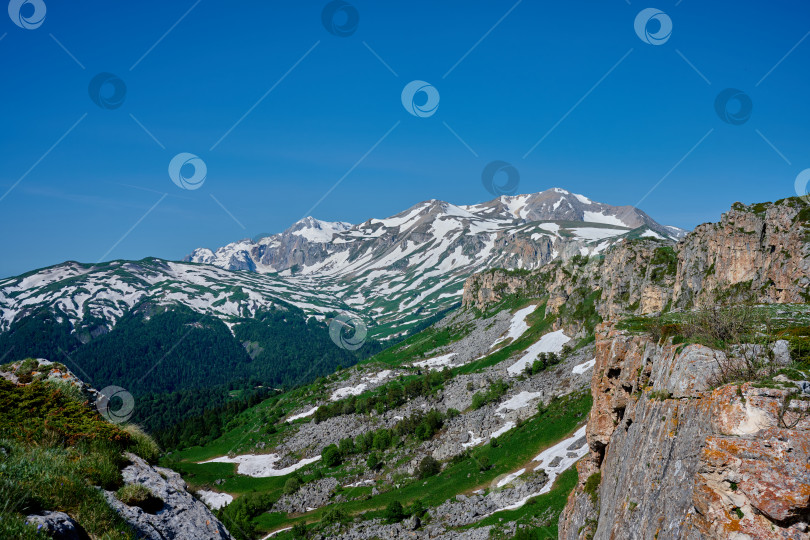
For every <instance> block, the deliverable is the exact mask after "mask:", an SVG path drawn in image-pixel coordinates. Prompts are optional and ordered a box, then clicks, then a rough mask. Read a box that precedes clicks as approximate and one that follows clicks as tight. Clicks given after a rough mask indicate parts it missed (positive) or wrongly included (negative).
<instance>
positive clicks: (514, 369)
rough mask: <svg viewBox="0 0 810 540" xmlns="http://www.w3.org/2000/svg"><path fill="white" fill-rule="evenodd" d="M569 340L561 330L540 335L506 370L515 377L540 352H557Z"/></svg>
mask: <svg viewBox="0 0 810 540" xmlns="http://www.w3.org/2000/svg"><path fill="white" fill-rule="evenodd" d="M569 341H571V338H570V337H568V336H566V335H565V334H564V333H563V331H562V330H557V331H556V332H551V333H548V334H546V335H544V336H543V337H541V338H540V340H539V341H538V342H537V343H535V344H534V345H532V346H531V347H529V348H528V349H526V354H524V355H523V356H522V357H521V358H520V360H518V361H517V362H515V363H514V364H512V365H511V366H509V367H508V368H507V369H506V371H508V372H509V374H510V375H511V376H513V377H516V376H518V375H520V374H521V373H523V370H524V369H526V366H527V365H529V364H531V363H532V362H534V361H535V360H536V359H537V356H538V355H539V354H540V353H550V352H553V353H558V352H560V351H561V350H562V348H563V345H565V344H566V343H568V342H569Z"/></svg>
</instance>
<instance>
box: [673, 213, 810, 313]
mask: <svg viewBox="0 0 810 540" xmlns="http://www.w3.org/2000/svg"><path fill="white" fill-rule="evenodd" d="M805 214H806V204H805V203H804V202H803V201H802V200H800V199H795V198H794V199H784V200H782V201H778V202H777V203H775V204H764V205H754V206H745V205H743V204H740V203H736V204H735V205H734V206H733V207H732V209H731V210H730V211H729V212H727V213H726V214H723V218H722V220H721V221H720V222H719V223H707V224H704V225H700V226H698V227H697V228H696V229H695V230H694V231H693V232H692V233H691V234H689V235H688V236H687V237H686V238H685V239H684V240H683V241H681V242H680V244H679V246H678V279H677V280H676V286H675V289H674V298H673V300H674V303H675V304H676V305H678V306H684V307H686V306H690V305H693V304H702V303H705V302H710V301H712V300H713V299H714V298H713V294H715V293H719V294H721V295H732V296H733V295H737V294H739V293H744V292H747V291H752V292H754V293H755V294H756V296H757V299H758V300H759V301H761V302H767V303H787V302H802V301H805V300H806V292H805V291H806V290H807V287H808V285H810V260H808V259H807V257H808V255H809V254H810V244H808V243H807V237H806V234H807V223H806V219H807V217H806V216H805ZM735 286H736V287H735Z"/></svg>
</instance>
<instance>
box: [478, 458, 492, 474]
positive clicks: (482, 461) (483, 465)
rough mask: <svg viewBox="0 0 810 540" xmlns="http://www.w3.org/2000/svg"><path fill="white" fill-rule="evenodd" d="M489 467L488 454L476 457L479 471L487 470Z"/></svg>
mask: <svg viewBox="0 0 810 540" xmlns="http://www.w3.org/2000/svg"><path fill="white" fill-rule="evenodd" d="M489 469H490V465H489V456H481V457H480V458H478V470H479V471H481V472H484V471H488V470H489Z"/></svg>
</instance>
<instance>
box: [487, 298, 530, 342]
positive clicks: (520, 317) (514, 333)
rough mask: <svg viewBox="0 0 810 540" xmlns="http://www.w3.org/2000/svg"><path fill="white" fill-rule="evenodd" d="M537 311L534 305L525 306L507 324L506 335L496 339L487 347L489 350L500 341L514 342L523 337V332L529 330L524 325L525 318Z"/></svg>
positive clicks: (527, 326)
mask: <svg viewBox="0 0 810 540" xmlns="http://www.w3.org/2000/svg"><path fill="white" fill-rule="evenodd" d="M536 309H537V306H536V305H531V306H527V307H525V308H523V309H521V310H519V311H517V312H515V314H514V315H513V316H512V322H511V323H510V324H509V331H508V332H507V333H506V335H503V336H501V337H499V338H498V339H496V340H495V341H494V342H493V343H492V345H490V346H489V348H490V349H491V348H492V347H494V346H495V345H497V344H498V343H501V342H502V341H506V340H507V339H511V340H512V341H514V340H516V339H517V338H519V337H520V336H522V335H523V332H525V331H526V330H528V329H529V325H528V324H526V317H528V316H529V315H531V314H532V313H534V310H536Z"/></svg>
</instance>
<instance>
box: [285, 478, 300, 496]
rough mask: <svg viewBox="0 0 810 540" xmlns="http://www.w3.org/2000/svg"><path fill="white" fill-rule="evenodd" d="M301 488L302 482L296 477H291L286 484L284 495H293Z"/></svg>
mask: <svg viewBox="0 0 810 540" xmlns="http://www.w3.org/2000/svg"><path fill="white" fill-rule="evenodd" d="M300 488H301V480H299V479H298V478H296V477H295V476H291V477H290V478H288V479H287V481H286V482H284V494H285V495H292V494H293V493H295V492H296V491H298V490H299V489H300Z"/></svg>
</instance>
